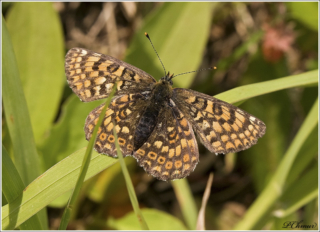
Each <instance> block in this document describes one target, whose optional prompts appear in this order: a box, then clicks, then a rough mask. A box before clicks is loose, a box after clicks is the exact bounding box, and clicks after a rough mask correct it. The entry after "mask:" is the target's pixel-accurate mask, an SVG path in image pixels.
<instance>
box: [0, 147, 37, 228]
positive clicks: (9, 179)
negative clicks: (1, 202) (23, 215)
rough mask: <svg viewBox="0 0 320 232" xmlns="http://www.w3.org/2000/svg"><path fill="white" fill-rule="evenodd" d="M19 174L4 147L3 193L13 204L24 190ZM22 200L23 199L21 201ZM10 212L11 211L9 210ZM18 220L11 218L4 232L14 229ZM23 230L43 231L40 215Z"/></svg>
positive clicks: (32, 219) (33, 217)
mask: <svg viewBox="0 0 320 232" xmlns="http://www.w3.org/2000/svg"><path fill="white" fill-rule="evenodd" d="M24 187H25V186H24V184H23V182H22V179H21V177H20V176H19V173H18V171H17V169H16V167H15V166H14V164H13V162H12V160H11V159H10V157H9V154H8V152H7V151H6V149H5V148H4V147H3V146H2V193H3V194H4V196H5V198H6V200H7V201H8V202H9V203H11V202H12V201H13V200H15V199H16V198H17V197H19V195H20V193H21V192H22V191H23V189H24ZM20 200H21V199H20ZM9 210H10V209H9ZM15 221H16V218H11V220H10V224H9V225H8V226H7V227H2V229H3V230H9V229H11V230H12V229H14V228H15V227H14V225H15ZM20 229H21V230H41V229H42V226H41V223H40V221H39V218H38V215H33V216H32V217H31V218H30V219H29V220H27V221H26V222H24V223H23V224H21V225H20Z"/></svg>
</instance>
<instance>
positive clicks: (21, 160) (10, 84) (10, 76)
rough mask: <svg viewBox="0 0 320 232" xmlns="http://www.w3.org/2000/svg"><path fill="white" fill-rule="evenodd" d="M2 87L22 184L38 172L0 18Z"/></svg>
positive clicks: (24, 106)
mask: <svg viewBox="0 0 320 232" xmlns="http://www.w3.org/2000/svg"><path fill="white" fill-rule="evenodd" d="M2 58H3V59H2V68H3V69H2V77H3V79H2V83H3V86H4V88H2V91H3V92H2V97H3V106H4V113H5V117H6V123H7V125H8V129H9V134H10V138H11V141H12V145H13V154H14V163H15V166H16V168H17V170H18V172H19V174H20V177H21V178H22V181H23V183H24V184H25V185H28V184H29V183H31V181H33V180H34V179H35V178H37V176H39V175H40V174H41V168H40V161H39V156H38V154H37V150H36V147H35V142H34V138H33V132H32V127H31V122H30V117H29V111H28V107H27V103H26V99H25V97H24V93H23V89H22V84H21V80H20V77H19V72H18V67H17V62H16V58H15V55H14V51H13V47H12V44H11V40H10V36H9V32H8V29H7V26H6V23H5V20H4V19H3V18H2ZM39 217H40V222H41V225H42V228H43V229H46V228H47V226H48V221H47V215H46V211H45V210H43V211H42V212H40V214H39Z"/></svg>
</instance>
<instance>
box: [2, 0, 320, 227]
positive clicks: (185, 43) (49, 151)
mask: <svg viewBox="0 0 320 232" xmlns="http://www.w3.org/2000/svg"><path fill="white" fill-rule="evenodd" d="M246 4H247V3H239V4H231V5H230V4H222V3H209V2H206V3H195V2H194V3H164V4H159V5H157V7H156V9H155V10H154V11H151V12H149V13H148V15H147V17H146V18H143V24H142V26H141V27H140V28H138V30H137V31H136V32H135V34H134V35H133V38H132V40H131V43H130V46H129V48H128V50H127V56H126V57H125V59H124V60H125V61H126V62H128V63H130V64H132V65H135V66H137V67H139V68H141V69H143V70H145V71H146V72H148V73H150V74H151V75H153V76H154V77H155V78H156V79H159V78H160V77H161V76H163V70H162V67H161V64H160V62H159V61H158V58H157V57H156V55H155V53H154V51H153V49H152V47H151V45H150V44H149V42H148V41H147V39H146V38H145V36H144V32H148V33H149V35H150V37H151V39H152V41H153V44H154V46H155V47H156V49H157V51H158V53H159V55H160V57H161V59H162V61H163V63H164V65H165V67H166V69H167V71H171V72H174V73H175V74H178V73H180V72H186V71H192V70H196V69H198V68H199V66H200V64H201V62H202V59H203V53H204V51H205V49H206V47H207V46H208V44H207V43H208V37H209V35H210V33H213V31H210V27H211V26H212V20H213V21H214V23H215V24H219V22H220V21H221V22H223V21H228V20H230V17H229V16H230V15H229V14H230V11H231V10H234V11H233V13H234V12H237V11H236V10H235V9H241V8H237V7H241V6H242V7H243V6H246ZM315 4H318V3H286V4H285V5H286V6H287V7H288V8H287V9H288V16H289V17H287V18H288V19H287V20H291V22H294V23H297V24H298V26H299V27H298V30H299V32H300V33H301V36H300V34H299V33H297V37H298V38H297V40H296V44H295V49H297V50H299V52H301V54H305V53H304V52H308V53H307V54H308V55H309V54H311V55H310V56H308V57H307V55H306V57H307V58H306V59H305V60H303V62H305V63H304V64H305V66H303V67H306V68H305V69H304V70H306V71H305V72H302V73H299V74H295V75H292V73H295V72H293V71H292V70H290V67H289V66H290V65H289V64H288V63H289V62H288V60H289V58H290V57H289V58H288V57H285V58H283V59H281V60H279V61H277V62H275V63H268V62H266V61H265V59H264V56H263V52H262V51H261V50H260V47H261V42H262V40H263V36H264V33H263V31H261V29H259V30H256V31H253V32H248V36H247V37H246V38H242V43H241V44H239V46H237V47H236V48H234V49H233V51H232V52H231V55H230V56H227V57H223V58H221V59H220V60H219V61H218V63H217V64H215V66H217V67H218V70H217V71H216V72H215V73H214V72H212V73H209V74H208V76H204V77H203V76H202V79H201V80H195V77H196V75H194V74H189V75H185V76H183V77H182V76H181V77H177V79H176V80H174V82H175V83H174V84H175V85H176V86H178V87H190V86H191V84H192V83H193V82H194V84H195V83H196V81H197V84H198V82H199V83H200V84H199V85H198V86H196V87H195V88H193V87H192V88H193V89H195V90H198V91H199V90H200V91H201V89H204V90H206V91H204V92H205V93H209V94H211V95H215V97H217V98H219V99H221V100H224V101H227V102H230V103H235V104H236V105H240V104H242V105H241V108H243V109H245V110H246V111H248V112H250V113H251V114H253V115H255V116H257V117H258V118H260V119H262V120H263V121H264V122H265V123H266V125H267V132H266V135H265V136H264V137H263V138H262V139H260V140H259V142H258V144H257V145H255V146H253V147H252V148H250V149H248V150H246V151H243V152H241V153H239V154H236V155H235V156H236V157H237V159H236V165H238V166H237V167H236V168H238V169H237V170H238V171H241V172H242V173H243V174H244V175H245V177H246V178H247V179H250V177H251V179H252V183H251V185H250V187H251V186H253V187H254V194H255V195H254V197H257V200H255V201H254V202H253V203H252V204H251V206H250V207H249V210H248V211H247V212H246V213H245V216H244V217H243V218H240V219H234V218H232V223H230V227H229V229H234V228H235V229H241V230H245V229H262V228H269V229H270V228H272V229H281V227H282V224H283V221H284V220H298V219H299V218H301V214H300V213H299V212H298V211H299V210H301V208H302V207H304V215H303V220H304V221H305V222H309V223H311V224H312V223H313V222H314V218H315V217H317V214H316V212H317V207H316V205H317V193H318V178H317V172H318V163H317V156H316V155H317V152H318V133H317V123H318V119H317V112H318V107H317V105H318V102H317V101H316V99H317V96H318V91H317V86H318V70H317V68H318V65H317V64H318V60H317V56H314V57H313V55H312V54H316V50H317V49H316V48H317V42H314V41H317V38H316V39H315V36H316V32H317V30H318V29H317V28H318V20H317V19H318V18H317V11H316V9H317V8H316V7H315V6H316V5H315ZM247 5H248V4H247ZM268 6H275V3H273V4H270V5H268ZM271 9H273V8H271ZM6 12H7V14H6V19H5V20H3V24H2V28H3V29H2V34H3V38H2V48H3V50H2V57H3V61H2V67H3V73H2V76H3V106H4V107H3V112H4V114H3V115H4V116H5V120H3V148H2V153H3V155H2V165H3V172H2V173H3V181H2V183H3V186H2V189H3V198H5V199H3V204H4V206H3V207H2V229H15V228H20V229H30V230H31V229H46V228H47V224H48V223H47V215H46V213H45V209H46V207H47V206H48V205H49V206H50V204H51V205H54V206H55V207H63V206H65V205H66V203H67V200H68V199H69V197H70V194H71V192H72V189H73V188H74V186H75V184H76V181H77V178H78V176H79V173H80V170H81V164H82V160H83V159H84V156H85V151H86V148H85V147H86V146H87V145H88V142H87V141H86V140H85V136H84V131H83V127H84V122H85V119H86V117H87V115H88V114H89V112H90V111H91V110H92V109H94V108H95V107H96V106H98V105H99V104H101V103H102V101H97V102H90V103H83V102H81V101H80V100H79V99H78V98H77V97H76V96H75V95H74V94H71V95H70V93H71V91H69V92H68V91H65V92H64V93H63V90H64V88H68V87H67V86H66V80H65V75H64V73H63V63H64V58H63V57H64V51H63V36H62V30H61V28H62V26H61V23H60V21H59V17H58V14H57V12H56V11H55V10H54V9H53V7H52V4H51V3H11V4H10V7H9V5H8V6H7V9H6ZM213 12H214V14H213ZM306 12H308V13H306ZM238 13H239V12H238ZM233 17H237V15H236V14H232V17H231V18H233ZM6 22H7V26H8V30H7V28H6ZM239 25H240V26H239ZM239 25H236V27H237V30H240V29H241V24H239ZM302 25H304V26H302ZM228 30H230V28H227V29H226V31H224V33H226V34H227V33H228ZM316 37H317V36H316ZM22 38H23V39H22ZM233 38H235V37H233ZM305 39H307V40H305ZM306 41H307V42H306ZM229 42H230V41H229ZM226 44H227V43H225V44H224V45H226ZM252 47H255V48H256V50H254V49H252ZM257 48H258V49H257ZM89 49H90V48H89ZM249 50H250V52H249ZM252 51H254V52H252ZM210 52H211V51H208V53H210ZM209 55H210V54H209ZM246 57H247V58H248V59H247V62H248V66H247V67H246V69H245V70H246V71H244V72H243V75H241V79H239V80H238V82H237V83H236V84H235V85H234V86H240V87H236V88H232V89H230V90H228V91H225V92H223V93H219V94H217V93H218V92H214V91H213V90H216V89H219V86H215V85H214V84H213V82H212V80H216V77H217V76H216V75H217V74H221V73H223V72H228V71H229V70H232V67H234V65H236V64H238V63H240V62H242V61H243V60H244V59H245V58H246ZM202 66H204V65H202ZM219 72H220V73H219ZM201 83H202V84H201ZM203 83H204V84H203ZM219 83H222V82H219ZM201 85H202V86H201ZM219 92H221V91H219ZM62 98H66V100H65V101H64V102H62V103H61V99H62ZM315 101H316V102H315ZM55 119H57V120H56V121H55ZM200 148H201V147H200ZM88 150H90V147H89V146H88ZM230 155H231V154H229V155H228V156H227V158H228V157H229V156H230ZM204 158H205V156H203V158H202V157H200V164H201V163H203V162H206V161H203V160H204ZM225 160H226V161H225V162H227V159H225ZM117 161H118V160H117V159H113V158H110V157H107V156H103V155H99V154H97V153H96V152H93V154H92V157H91V159H90V165H89V166H88V171H87V174H86V175H85V178H84V180H88V181H86V182H85V183H84V185H85V187H83V188H82V190H81V192H80V195H79V196H80V197H79V198H80V199H81V198H84V197H87V198H89V199H90V200H91V201H93V202H96V203H97V205H98V206H97V208H98V209H97V212H95V214H94V215H92V216H91V215H90V216H91V218H94V220H96V221H99V218H100V217H101V211H102V209H103V208H107V207H108V206H111V205H112V204H114V202H117V203H119V202H121V203H123V202H126V201H128V194H127V191H126V190H125V187H124V186H125V185H124V183H125V182H124V179H123V177H122V174H121V170H120V169H121V168H120V164H119V163H118V162H117ZM124 161H125V163H126V165H127V167H128V169H129V173H130V174H133V173H134V172H135V171H136V170H137V169H138V168H139V167H137V164H136V161H135V160H134V159H133V158H130V157H128V158H126V159H125V160H124ZM87 164H88V163H87ZM122 166H124V165H123V164H122ZM41 171H45V172H44V173H43V174H42V175H41V173H42V172H41ZM102 171H103V172H102ZM200 171H201V170H200ZM100 172H102V173H101V174H99V173H100ZM98 174H99V175H98ZM218 174H219V173H218ZM191 175H192V174H191ZM215 176H216V175H215ZM92 177H93V178H92ZM90 178H91V179H90ZM89 179H90V180H89ZM131 179H132V182H133V184H134V186H135V187H136V188H137V189H138V187H139V188H142V187H141V186H139V183H137V178H135V176H132V175H131ZM191 181H192V176H191V177H190V179H189V178H188V181H187V179H184V180H178V181H173V182H171V184H172V186H173V189H174V192H175V197H176V199H175V201H176V202H177V203H176V204H174V207H175V208H174V212H172V214H169V213H165V212H164V211H159V210H154V209H148V208H143V209H142V210H141V211H142V215H143V217H144V219H145V222H146V224H147V225H148V227H149V228H150V229H152V230H165V229H167V230H175V229H176V230H185V229H187V228H188V229H194V228H195V224H196V220H197V214H198V209H199V208H198V207H197V206H198V203H199V202H200V201H201V199H199V197H196V194H195V193H193V192H192V182H191ZM200 182H201V181H199V183H200ZM189 183H190V184H191V185H189ZM193 183H194V182H193ZM144 184H145V183H144ZM137 186H138V187H137ZM144 187H145V188H149V187H150V186H144ZM245 187H246V186H244V188H245ZM213 188H215V182H214V183H213ZM137 189H136V191H137ZM227 190H229V191H230V189H227ZM129 193H130V195H132V194H134V190H133V189H132V188H131V190H129ZM212 194H214V191H212ZM251 194H252V193H251ZM212 196H213V195H212ZM250 196H251V198H252V195H250ZM139 200H140V199H139ZM240 201H241V200H240ZM81 202H83V201H81V200H79V202H78V201H76V202H73V212H72V215H71V218H72V219H73V218H76V217H77V216H78V212H79V211H80V209H81V205H80V204H81ZM209 202H210V198H209ZM119 205H120V206H118V207H120V208H121V207H122V206H121V204H119ZM138 205H139V204H138V203H134V207H138ZM220 206H221V205H219V206H216V205H215V204H211V205H210V204H208V205H207V210H206V214H207V217H206V218H207V223H209V224H210V225H211V226H213V227H214V228H216V226H217V225H218V227H217V228H218V229H221V227H219V225H221V224H223V223H224V222H223V217H222V215H221V211H220V210H219V209H218V208H219V207H220ZM95 207H96V206H95ZM140 207H141V205H140ZM123 208H125V207H123ZM131 210H132V209H131V208H130V211H131ZM170 213H171V212H170ZM180 214H181V215H180ZM178 218H182V219H184V220H183V221H182V220H180V219H178ZM213 218H214V219H213ZM228 218H229V217H228ZM230 218H231V217H230ZM72 219H71V221H72ZM104 219H105V218H104ZM209 219H210V221H209ZM100 220H101V219H100ZM230 220H231V219H230ZM236 222H237V225H236V226H235V227H234V228H233V226H234V224H235V223H236ZM225 223H227V222H225ZM231 224H232V225H231ZM102 225H103V228H104V227H107V228H112V229H124V230H135V229H138V230H139V229H141V227H140V225H139V222H138V220H137V218H136V216H135V214H134V213H133V212H132V211H131V212H130V213H128V214H127V215H125V216H122V217H120V218H116V219H115V218H111V217H109V218H108V219H107V223H106V221H105V220H104V221H103V223H102ZM207 228H208V229H211V228H210V227H208V226H207Z"/></svg>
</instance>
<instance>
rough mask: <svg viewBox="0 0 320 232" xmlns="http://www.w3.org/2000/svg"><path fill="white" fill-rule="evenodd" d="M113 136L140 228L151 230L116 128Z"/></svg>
mask: <svg viewBox="0 0 320 232" xmlns="http://www.w3.org/2000/svg"><path fill="white" fill-rule="evenodd" d="M113 125H115V122H113ZM113 135H114V138H115V144H116V148H117V155H118V158H119V162H120V165H121V169H122V172H123V175H124V179H125V181H126V185H127V189H128V193H129V197H130V201H131V204H132V207H133V210H134V212H135V214H136V216H137V221H138V222H139V223H140V226H141V229H142V230H149V228H148V225H147V223H146V221H145V220H144V218H143V215H142V213H141V211H140V208H139V203H138V199H137V196H136V193H135V191H134V187H133V184H132V181H131V178H130V175H129V172H128V169H127V166H126V163H125V162H124V159H123V155H122V152H121V150H120V146H119V143H118V135H117V132H116V129H115V127H113Z"/></svg>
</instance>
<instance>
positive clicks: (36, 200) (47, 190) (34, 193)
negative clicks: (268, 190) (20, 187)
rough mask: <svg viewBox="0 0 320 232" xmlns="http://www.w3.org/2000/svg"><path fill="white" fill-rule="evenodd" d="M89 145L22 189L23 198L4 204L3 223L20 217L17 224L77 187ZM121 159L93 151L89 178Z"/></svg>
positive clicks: (4, 225) (4, 224) (21, 196)
mask: <svg viewBox="0 0 320 232" xmlns="http://www.w3.org/2000/svg"><path fill="white" fill-rule="evenodd" d="M85 151H86V148H82V149H80V150H78V151H76V152H74V153H73V154H71V155H70V156H68V157H67V158H65V159H63V160H61V161H60V162H59V163H58V164H56V165H55V166H53V167H52V168H50V169H49V170H47V171H46V172H45V173H43V174H42V175H41V176H39V177H38V178H37V179H36V180H34V181H33V182H32V183H31V184H30V185H28V186H27V187H26V188H25V190H24V191H23V192H22V193H20V195H19V197H18V198H20V199H22V200H21V201H20V200H14V201H13V202H11V203H10V204H7V205H5V206H3V207H2V215H1V216H2V226H3V227H6V226H7V225H8V224H9V223H10V218H17V221H16V225H15V227H17V226H19V225H20V224H21V223H23V222H24V221H26V220H27V219H28V218H30V217H31V216H32V215H34V214H35V213H37V212H38V211H39V210H41V209H42V208H44V207H45V206H47V205H48V204H49V203H50V202H51V201H53V200H54V199H56V198H57V197H59V196H61V195H62V194H64V193H66V192H68V191H70V190H71V189H73V188H74V186H75V183H76V180H77V178H78V176H79V173H80V167H81V164H82V161H83V157H84V155H85ZM117 161H118V160H116V159H113V158H110V157H108V156H105V155H100V154H98V153H97V152H95V151H94V152H93V154H92V158H91V162H90V166H89V169H88V172H87V175H86V177H85V180H87V179H89V178H91V177H92V176H95V175H97V174H98V173H99V172H101V171H103V170H104V169H106V168H108V167H110V166H111V165H113V164H114V163H116V162H117Z"/></svg>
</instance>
